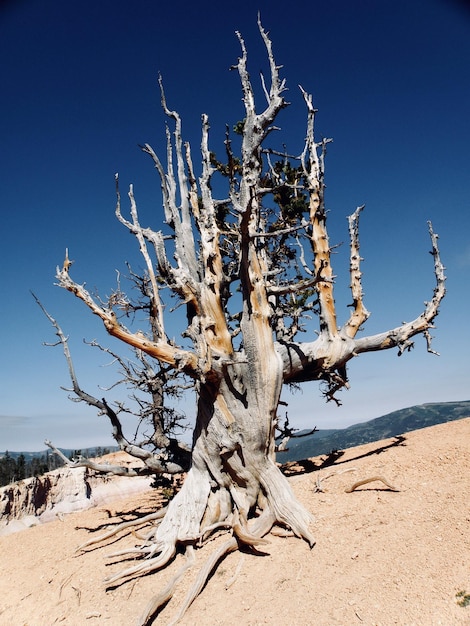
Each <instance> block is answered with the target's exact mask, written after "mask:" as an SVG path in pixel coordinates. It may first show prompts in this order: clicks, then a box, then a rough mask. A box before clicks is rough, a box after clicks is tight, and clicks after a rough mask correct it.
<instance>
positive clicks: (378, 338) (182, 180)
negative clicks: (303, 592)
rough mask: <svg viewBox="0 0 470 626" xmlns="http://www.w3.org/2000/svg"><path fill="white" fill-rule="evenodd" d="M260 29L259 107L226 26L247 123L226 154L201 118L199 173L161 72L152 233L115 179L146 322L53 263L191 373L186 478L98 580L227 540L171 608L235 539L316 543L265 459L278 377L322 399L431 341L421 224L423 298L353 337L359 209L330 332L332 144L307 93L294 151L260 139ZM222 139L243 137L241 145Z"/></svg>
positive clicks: (62, 280)
mask: <svg viewBox="0 0 470 626" xmlns="http://www.w3.org/2000/svg"><path fill="white" fill-rule="evenodd" d="M259 29H260V33H261V37H262V38H263V41H264V44H265V47H266V51H267V57H268V61H269V67H270V76H269V79H268V80H265V79H262V87H263V90H264V94H265V97H266V101H267V102H266V105H265V107H264V108H263V109H262V110H259V107H258V105H257V103H256V102H255V94H254V90H253V87H252V83H251V80H250V77H249V74H248V70H247V53H246V48H245V43H244V40H243V38H242V37H241V35H239V34H238V39H239V41H240V46H241V56H240V58H239V60H238V63H237V65H236V66H235V69H237V70H238V74H239V77H240V81H241V87H242V92H243V102H244V106H245V118H244V120H243V121H242V122H240V123H239V124H238V125H237V131H238V132H239V133H240V134H241V137H240V138H238V136H236V137H235V138H233V137H231V134H230V133H227V135H226V141H225V146H226V156H225V157H224V159H223V162H222V161H220V160H219V159H218V158H216V156H215V155H214V153H213V152H211V150H210V148H209V121H208V118H207V116H205V115H203V117H202V141H201V155H202V171H201V173H200V176H199V178H196V174H195V170H194V167H193V158H192V153H191V150H190V147H189V145H188V144H187V143H185V142H184V141H183V135H182V124H181V119H180V116H179V115H178V113H177V112H176V111H173V110H171V109H170V108H169V106H168V105H167V101H166V97H165V94H164V91H163V87H162V83H161V81H160V86H161V95H162V106H163V110H164V112H165V114H166V115H167V116H168V119H169V121H170V123H171V124H172V125H173V128H174V132H173V134H171V133H170V131H169V130H167V142H166V166H164V164H163V162H162V161H161V159H160V157H159V156H158V155H157V152H155V151H154V150H153V148H152V147H151V146H150V145H148V144H146V145H145V146H143V150H144V152H146V153H147V154H148V155H149V156H150V158H151V159H152V161H153V163H154V166H155V168H156V170H157V174H158V176H159V178H160V183H161V189H162V198H163V207H164V212H165V222H166V224H165V225H162V230H159V229H158V228H157V229H154V228H153V227H147V226H143V225H142V224H141V223H140V221H139V216H138V211H137V206H136V201H135V198H134V193H133V189H132V187H131V188H130V191H129V200H130V215H129V217H125V216H124V214H123V213H122V211H121V199H120V195H119V189H118V192H117V209H116V214H117V218H118V219H119V221H120V222H121V223H122V224H123V225H124V226H125V227H126V228H127V229H128V230H129V231H130V232H131V233H132V234H133V235H135V237H136V239H137V241H138V244H139V247H140V251H141V253H142V257H143V259H144V261H145V267H146V275H147V283H146V284H147V293H148V301H149V307H150V310H151V312H152V326H151V328H149V330H148V331H143V330H141V329H139V330H134V329H132V328H131V327H127V326H125V325H124V324H123V322H122V318H120V315H121V313H122V302H119V301H118V300H119V299H117V300H116V302H115V303H113V302H111V303H109V304H108V305H104V304H103V303H102V302H100V301H99V300H98V299H97V298H95V297H94V296H92V295H91V294H90V293H89V292H88V291H87V290H86V289H85V287H84V286H83V285H81V284H78V283H77V282H75V281H74V279H73V278H72V275H71V270H70V262H69V261H68V260H66V262H65V263H64V265H63V267H62V268H59V269H58V270H57V280H58V283H59V285H60V286H61V287H63V288H65V289H67V290H69V291H70V292H72V293H73V294H74V295H75V296H76V297H77V298H79V299H80V300H82V301H83V302H84V304H85V305H86V306H87V307H88V309H89V310H90V311H91V312H92V313H94V314H95V315H96V316H97V317H99V318H100V319H101V320H102V322H103V324H104V326H105V328H106V330H107V331H108V333H109V334H110V335H111V336H113V337H115V338H117V339H118V340H120V341H122V342H124V343H125V344H128V345H130V346H133V347H134V348H135V349H137V350H139V351H142V352H143V353H145V354H147V355H148V356H149V357H151V358H152V359H156V360H157V361H159V362H161V363H163V364H165V366H169V367H170V368H172V370H173V371H174V372H176V373H181V374H182V375H185V376H188V377H190V378H191V379H192V380H193V381H194V383H195V387H196V391H197V416H196V423H195V429H194V435H193V444H192V461H191V468H190V470H189V472H188V474H187V477H186V480H185V482H184V484H183V487H182V489H181V490H180V491H179V493H178V494H177V495H176V496H175V498H174V499H173V500H172V501H171V502H170V504H169V506H168V509H167V511H166V513H165V515H164V517H163V518H162V519H161V521H160V523H159V525H158V526H157V527H156V529H155V532H154V533H153V535H152V537H151V538H150V539H149V540H148V542H147V543H146V544H145V545H144V546H143V547H142V549H141V555H142V557H144V556H146V557H148V558H146V559H145V560H143V561H142V562H141V563H139V564H138V565H136V566H134V567H132V568H130V569H128V570H126V571H124V572H122V573H120V574H118V575H116V576H115V577H113V578H111V579H109V582H110V583H111V582H112V583H115V582H116V581H118V580H123V579H124V578H126V577H129V576H134V575H137V574H139V573H144V572H149V571H154V570H157V569H159V568H162V567H164V566H166V565H167V564H168V563H169V562H170V561H171V560H172V559H173V557H174V555H175V553H176V551H177V549H178V547H185V549H186V551H187V555H188V563H187V564H186V565H185V566H184V567H183V569H184V568H185V567H188V566H189V564H190V561H191V559H192V549H193V547H194V546H199V545H201V544H202V543H204V541H205V540H206V539H207V537H208V536H209V535H210V533H211V532H213V531H214V529H220V528H226V529H228V530H229V531H230V532H231V536H230V537H229V538H228V539H227V542H226V543H225V544H224V545H223V546H222V547H221V548H220V549H219V550H218V551H217V553H216V554H214V555H213V556H212V557H211V558H210V559H209V561H208V563H207V564H206V566H205V567H203V569H202V571H201V574H200V576H199V578H198V580H197V581H196V584H195V586H194V587H193V589H192V590H191V592H190V595H189V596H188V598H187V600H186V602H185V603H184V606H183V607H182V609H181V611H184V609H185V608H186V606H187V605H188V604H189V603H190V602H191V600H192V599H193V598H194V597H195V595H197V593H199V591H200V589H201V588H202V586H203V584H204V582H205V580H206V578H207V577H208V575H209V573H210V571H211V569H212V568H213V567H214V565H215V564H216V563H217V562H218V561H219V560H220V559H221V558H222V557H223V556H224V554H226V553H228V552H231V551H233V550H235V549H237V547H238V546H240V545H248V546H256V545H258V544H259V543H263V542H264V541H265V540H264V539H263V537H265V535H266V534H268V533H269V532H270V530H271V528H272V527H273V526H274V525H276V524H280V525H283V526H286V527H288V528H290V529H291V530H292V531H293V532H294V533H295V534H296V535H297V536H299V537H301V538H303V539H305V540H306V541H307V542H308V544H309V545H310V546H313V545H314V543H315V540H314V538H313V535H312V533H311V530H310V528H309V524H310V521H311V515H310V513H309V512H308V511H307V510H306V509H305V508H304V507H303V506H302V505H301V504H300V503H299V502H298V500H297V499H296V498H295V496H294V493H293V491H292V489H291V487H290V485H289V483H288V482H287V480H286V478H285V477H284V476H283V475H282V473H281V471H280V470H279V469H278V467H277V466H276V463H275V458H274V448H275V442H274V438H275V429H276V424H277V419H278V417H277V410H278V404H279V399H280V394H281V389H282V387H283V385H284V384H289V383H290V384H297V383H302V382H304V381H313V380H317V381H322V382H323V384H324V386H325V394H326V396H327V398H328V399H334V398H335V397H336V396H335V394H336V393H337V391H339V390H340V389H341V388H342V387H345V386H348V384H349V383H348V378H347V373H346V366H347V363H348V361H350V360H351V359H352V358H353V357H357V356H359V355H361V354H362V353H365V352H374V351H377V350H385V349H390V348H397V349H398V353H399V354H401V353H403V352H404V351H406V350H409V349H410V348H411V346H412V338H413V337H414V336H416V335H419V334H421V335H423V336H424V337H425V338H426V340H427V343H428V349H429V350H430V351H432V350H431V345H430V335H429V329H430V328H432V324H433V320H434V318H435V317H436V315H437V314H438V307H439V305H440V303H441V300H442V298H443V297H444V294H445V287H444V282H445V276H444V267H443V265H442V263H441V260H440V256H439V250H438V244H437V235H436V234H435V233H434V232H433V230H432V227H431V224H429V232H430V235H431V245H432V255H433V259H434V273H435V278H436V286H435V288H434V293H433V295H432V298H431V299H430V300H429V302H427V303H425V307H424V310H423V312H422V313H421V314H420V315H419V316H418V317H417V318H416V319H414V320H412V321H410V322H406V323H402V324H401V325H399V326H397V327H396V328H393V329H391V330H385V331H384V332H381V333H379V334H376V335H372V336H363V335H361V334H359V335H358V331H359V330H360V328H361V327H362V325H363V324H364V322H366V320H367V318H368V316H369V312H368V311H367V309H366V307H365V304H364V301H363V291H362V286H361V258H360V254H359V236H358V229H359V216H360V213H361V210H362V207H359V208H358V209H356V211H355V212H354V213H353V214H352V215H351V216H350V217H349V234H350V289H351V295H352V304H351V310H350V314H349V317H348V319H347V321H346V322H345V323H344V325H343V326H341V327H340V326H339V324H338V322H337V315H336V310H335V300H334V288H335V284H334V274H333V268H332V264H331V252H332V250H331V246H330V243H329V239H328V233H327V228H326V217H327V212H326V210H325V200H324V191H325V187H324V156H325V150H326V145H327V143H328V141H327V140H322V141H320V142H317V141H316V140H315V137H314V120H315V113H316V110H315V108H314V105H313V102H312V97H311V96H310V95H309V94H308V93H307V92H305V91H304V90H303V89H301V93H302V96H303V100H304V103H305V107H306V117H307V132H306V140H305V147H304V149H303V151H302V153H301V154H300V155H299V156H298V157H295V156H292V155H291V156H289V155H288V154H287V153H285V154H284V153H283V152H282V151H281V152H279V151H276V150H274V149H270V148H269V146H268V145H267V142H268V138H269V137H270V134H271V132H272V131H273V130H274V129H275V126H274V124H275V121H276V118H277V117H278V115H279V113H280V112H281V111H282V110H283V109H284V108H285V107H286V106H287V102H286V101H285V99H284V96H283V93H284V90H285V81H284V79H281V77H280V75H279V70H280V68H279V66H278V65H277V64H276V62H275V60H274V56H273V52H272V46H271V40H270V38H269V36H268V34H267V33H266V32H265V31H264V29H263V27H262V26H261V24H259ZM234 139H237V141H239V142H240V151H239V154H238V155H235V153H234V150H233V145H232V144H233V143H234ZM215 176H219V177H220V179H221V180H222V181H225V183H226V194H225V196H224V197H223V198H220V199H217V198H215V197H214V194H213V189H215V188H216V185H215V184H214V178H215ZM217 188H220V182H219V183H218V184H217ZM167 293H171V294H173V295H174V296H176V297H177V298H178V299H179V300H180V301H181V302H182V303H183V304H184V306H185V307H186V313H187V325H185V328H183V329H182V337H184V340H183V341H182V342H181V343H180V344H178V343H176V342H175V341H174V340H171V339H170V338H169V334H168V332H167V331H168V328H167V326H166V325H165V323H166V321H167V320H166V319H165V313H166V309H165V307H166V306H167V304H166V302H165V296H166V294H167ZM312 316H316V319H317V321H318V327H317V329H316V333H317V334H316V335H314V336H311V337H310V338H309V339H307V340H304V341H301V340H300V339H299V334H300V332H301V331H308V332H311V331H310V327H311V322H309V320H308V317H312ZM182 572H183V570H181V571H180V572H179V573H178V574H177V576H175V579H174V581H173V582H174V583H176V581H177V580H178V579H179V577H180V575H181V574H182ZM171 594H172V585H170V586H169V587H168V588H167V589H166V590H165V591H164V592H162V594H160V595H159V596H158V597H157V598H156V599H155V600H154V601H153V602H152V603H151V605H150V606H149V607H148V609H147V610H146V612H145V615H144V616H143V617H142V620H141V623H147V622H148V620H149V619H150V616H151V615H153V614H154V613H155V612H156V611H158V609H159V607H160V606H161V605H163V604H165V603H166V601H167V600H168V598H169V597H171ZM180 614H181V613H180Z"/></svg>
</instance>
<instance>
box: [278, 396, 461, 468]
mask: <svg viewBox="0 0 470 626" xmlns="http://www.w3.org/2000/svg"><path fill="white" fill-rule="evenodd" d="M469 416H470V400H467V401H462V402H433V403H429V404H421V405H419V406H412V407H408V408H406V409H400V410H399V411H393V413H389V414H388V415H384V416H382V417H377V418H376V419H373V420H370V421H368V422H363V423H361V424H353V425H352V426H349V427H348V428H341V429H338V430H319V431H317V432H315V433H314V434H313V435H308V436H306V437H301V438H299V439H291V440H290V441H289V443H288V446H287V447H288V451H286V452H280V453H278V455H277V460H278V461H279V462H280V463H285V462H287V461H300V460H302V459H308V458H310V457H313V456H319V455H320V454H329V453H330V452H332V451H333V450H344V449H345V448H352V447H354V446H359V445H361V444H363V443H371V442H373V441H379V440H381V439H387V438H389V437H395V436H397V435H402V434H403V433H407V432H409V431H410V430H418V429H419V428H426V427H428V426H434V425H435V424H442V423H444V422H451V421H452V420H457V419H460V418H462V417H469Z"/></svg>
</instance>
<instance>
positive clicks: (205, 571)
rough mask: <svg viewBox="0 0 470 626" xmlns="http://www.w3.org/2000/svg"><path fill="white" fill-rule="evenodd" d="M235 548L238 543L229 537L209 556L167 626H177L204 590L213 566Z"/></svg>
mask: <svg viewBox="0 0 470 626" xmlns="http://www.w3.org/2000/svg"><path fill="white" fill-rule="evenodd" d="M237 548H238V541H237V540H236V538H235V537H231V538H230V539H229V540H228V541H226V542H225V543H224V544H223V545H222V546H220V548H218V549H217V550H215V551H214V552H213V553H212V554H211V556H210V557H209V558H208V559H207V561H206V562H205V563H204V565H203V566H202V568H201V570H200V572H199V574H198V576H197V578H196V580H195V582H194V583H193V585H192V586H191V587H190V589H189V591H188V593H187V595H186V598H185V599H184V601H183V604H182V605H181V607H180V609H179V611H178V613H177V614H176V615H175V617H174V618H173V619H172V620H171V622H170V623H169V625H168V626H174V624H177V623H178V622H179V620H180V619H181V618H182V617H183V615H184V614H185V613H186V611H187V610H188V608H189V607H190V606H191V604H192V603H193V602H194V600H195V599H196V598H197V596H198V595H199V594H200V593H201V591H202V590H203V589H204V586H205V584H206V583H207V580H208V578H209V576H210V575H211V572H212V571H213V569H214V568H215V566H216V565H217V564H218V563H219V561H220V560H221V559H222V558H223V557H224V556H226V555H227V554H230V552H234V551H235V550H236V549H237Z"/></svg>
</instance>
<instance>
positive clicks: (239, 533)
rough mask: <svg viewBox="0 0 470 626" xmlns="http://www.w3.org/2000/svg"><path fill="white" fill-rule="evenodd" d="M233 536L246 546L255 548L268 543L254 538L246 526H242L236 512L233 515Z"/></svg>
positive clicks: (260, 538) (259, 538)
mask: <svg viewBox="0 0 470 626" xmlns="http://www.w3.org/2000/svg"><path fill="white" fill-rule="evenodd" d="M233 534H234V535H235V536H236V537H237V539H239V540H240V541H241V542H242V543H244V544H246V545H248V546H257V545H260V544H267V543H269V541H268V540H267V539H263V538H262V537H255V536H254V535H252V534H251V533H250V531H249V530H248V529H247V527H246V526H243V525H242V523H241V521H240V515H239V514H238V511H236V513H235V514H234V522H233Z"/></svg>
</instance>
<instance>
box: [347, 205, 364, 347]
mask: <svg viewBox="0 0 470 626" xmlns="http://www.w3.org/2000/svg"><path fill="white" fill-rule="evenodd" d="M363 208H364V206H360V207H358V208H357V209H356V210H355V211H354V213H353V214H352V215H350V216H349V218H348V222H349V237H350V262H349V268H350V269H349V272H350V277H351V284H350V287H351V293H352V297H353V304H352V307H353V311H352V312H351V316H350V318H349V320H348V322H347V323H346V324H345V326H344V328H343V333H345V334H346V335H347V336H348V337H355V336H356V333H357V331H358V330H359V328H360V327H361V326H362V324H363V323H364V322H365V321H366V320H367V318H368V317H369V315H370V313H369V311H368V310H367V309H366V307H365V306H364V302H363V295H364V294H363V292H362V283H361V276H362V273H361V269H360V267H361V257H360V254H359V215H360V213H361V211H362V209H363Z"/></svg>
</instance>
